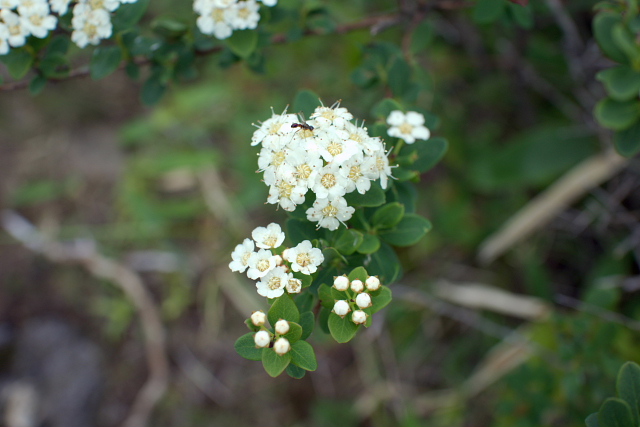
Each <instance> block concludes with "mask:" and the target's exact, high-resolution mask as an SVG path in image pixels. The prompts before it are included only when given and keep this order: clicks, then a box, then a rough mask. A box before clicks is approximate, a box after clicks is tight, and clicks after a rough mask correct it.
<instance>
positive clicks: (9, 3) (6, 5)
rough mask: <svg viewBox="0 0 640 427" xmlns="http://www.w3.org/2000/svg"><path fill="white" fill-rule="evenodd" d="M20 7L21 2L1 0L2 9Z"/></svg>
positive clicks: (0, 6)
mask: <svg viewBox="0 0 640 427" xmlns="http://www.w3.org/2000/svg"><path fill="white" fill-rule="evenodd" d="M19 5H20V0H0V9H15V8H16V7H18V6H19Z"/></svg>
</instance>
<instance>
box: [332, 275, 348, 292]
mask: <svg viewBox="0 0 640 427" xmlns="http://www.w3.org/2000/svg"><path fill="white" fill-rule="evenodd" d="M333 287H334V288H336V289H337V290H339V291H346V290H347V289H349V279H348V278H347V276H338V277H336V278H335V279H334V280H333Z"/></svg>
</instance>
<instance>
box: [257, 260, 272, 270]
mask: <svg viewBox="0 0 640 427" xmlns="http://www.w3.org/2000/svg"><path fill="white" fill-rule="evenodd" d="M269 266H270V263H269V260H267V259H261V260H260V261H258V263H257V264H256V268H257V269H258V270H260V271H267V270H268V269H269Z"/></svg>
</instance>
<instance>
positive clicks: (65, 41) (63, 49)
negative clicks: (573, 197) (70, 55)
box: [45, 35, 71, 56]
mask: <svg viewBox="0 0 640 427" xmlns="http://www.w3.org/2000/svg"><path fill="white" fill-rule="evenodd" d="M70 44H71V40H70V39H69V37H65V36H62V35H57V36H54V37H53V38H52V39H51V42H50V43H49V44H48V45H47V53H46V55H54V54H59V55H66V53H67V51H68V50H69V45H70ZM46 55H45V56H46Z"/></svg>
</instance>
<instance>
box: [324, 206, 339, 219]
mask: <svg viewBox="0 0 640 427" xmlns="http://www.w3.org/2000/svg"><path fill="white" fill-rule="evenodd" d="M322 215H324V216H326V217H334V216H336V215H338V208H336V207H335V206H333V205H332V204H331V203H329V204H328V205H327V206H326V207H324V208H323V209H322Z"/></svg>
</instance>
